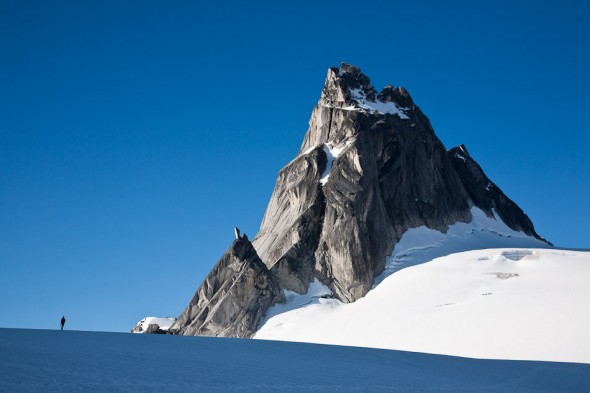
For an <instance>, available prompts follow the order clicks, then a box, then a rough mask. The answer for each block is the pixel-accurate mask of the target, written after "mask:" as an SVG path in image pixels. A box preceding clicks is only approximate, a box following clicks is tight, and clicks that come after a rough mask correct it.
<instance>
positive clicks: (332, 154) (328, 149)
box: [304, 141, 352, 186]
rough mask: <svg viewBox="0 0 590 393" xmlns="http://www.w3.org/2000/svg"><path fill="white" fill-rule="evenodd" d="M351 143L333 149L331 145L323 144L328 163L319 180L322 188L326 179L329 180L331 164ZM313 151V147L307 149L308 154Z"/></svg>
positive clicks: (347, 142)
mask: <svg viewBox="0 0 590 393" xmlns="http://www.w3.org/2000/svg"><path fill="white" fill-rule="evenodd" d="M351 143H352V141H346V142H344V143H341V144H339V145H338V146H335V147H333V146H332V144H331V143H327V144H326V143H324V144H323V149H324V152H325V153H326V156H328V163H327V164H326V169H325V170H324V173H322V177H321V179H320V183H321V184H322V186H323V185H324V184H326V183H327V182H328V179H329V178H330V170H331V169H332V164H333V163H334V160H335V159H336V158H338V156H340V154H341V153H342V151H343V150H344V149H346V148H347V147H348V146H349V145H350V144H351ZM313 149H315V147H314V148H311V149H309V150H308V152H309V151H312V150H313ZM304 154H306V153H304Z"/></svg>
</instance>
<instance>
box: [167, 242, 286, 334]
mask: <svg viewBox="0 0 590 393" xmlns="http://www.w3.org/2000/svg"><path fill="white" fill-rule="evenodd" d="M282 300H283V294H282V292H281V290H280V288H279V286H278V283H277V280H276V279H275V278H274V277H273V276H272V275H271V274H270V271H269V270H268V268H267V267H266V265H265V264H264V263H262V261H261V260H260V258H258V255H257V254H256V251H255V250H254V248H253V247H252V243H250V241H249V240H248V238H247V237H246V235H242V236H241V237H239V238H238V239H236V240H235V241H234V242H233V244H232V245H231V246H230V248H229V249H228V250H227V251H226V253H225V254H224V255H223V256H222V257H221V259H220V260H219V262H217V264H216V265H215V267H214V268H213V270H212V271H211V272H210V273H209V275H208V276H207V278H206V279H205V281H203V283H202V284H201V286H200V287H199V289H197V292H196V293H195V295H194V297H193V298H192V300H191V301H190V303H189V305H188V307H187V308H186V309H185V310H184V311H183V313H182V314H181V315H180V316H179V317H178V319H177V320H176V322H175V323H174V324H173V325H172V326H171V327H170V330H169V331H170V332H171V333H173V334H182V335H190V336H196V335H207V336H219V337H250V336H252V335H253V334H254V332H255V331H256V326H257V324H258V321H259V320H260V318H261V317H262V315H263V314H264V313H265V312H266V311H267V310H268V308H269V307H270V306H271V305H273V304H275V303H277V302H280V301H282Z"/></svg>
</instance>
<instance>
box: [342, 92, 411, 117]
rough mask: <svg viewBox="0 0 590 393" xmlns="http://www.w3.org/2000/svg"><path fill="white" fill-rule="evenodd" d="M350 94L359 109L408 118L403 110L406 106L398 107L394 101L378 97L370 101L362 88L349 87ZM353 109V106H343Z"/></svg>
mask: <svg viewBox="0 0 590 393" xmlns="http://www.w3.org/2000/svg"><path fill="white" fill-rule="evenodd" d="M349 91H350V95H351V96H352V98H353V99H354V100H355V101H356V102H357V106H358V108H359V109H361V110H365V111H368V112H373V111H377V112H379V113H380V114H382V115H384V114H389V115H398V116H399V117H400V118H401V119H409V117H408V115H406V113H405V112H404V111H406V110H408V108H400V107H398V106H397V105H396V104H395V103H394V102H391V101H390V102H382V101H379V100H378V99H377V100H375V101H370V100H369V99H368V98H367V95H366V94H365V92H364V91H363V89H350V90H349ZM345 109H349V110H353V109H354V108H345Z"/></svg>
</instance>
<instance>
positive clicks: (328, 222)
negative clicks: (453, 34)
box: [173, 63, 541, 337]
mask: <svg viewBox="0 0 590 393" xmlns="http://www.w3.org/2000/svg"><path fill="white" fill-rule="evenodd" d="M473 207H478V208H480V209H482V210H483V211H484V212H485V213H486V214H487V215H488V216H490V217H497V218H498V219H502V220H503V221H504V223H506V224H507V225H508V226H509V227H511V228H512V229H514V230H517V231H522V232H524V233H526V234H528V235H530V236H533V237H535V238H538V239H541V238H540V237H539V236H538V235H537V233H536V232H535V230H534V227H533V225H532V223H531V221H530V219H529V218H528V217H527V216H526V215H525V214H524V213H523V211H522V210H521V209H520V208H519V207H518V206H517V205H516V204H515V203H514V202H512V201H511V200H510V199H509V198H507V197H506V196H505V195H504V193H502V191H501V190H500V189H499V188H498V187H497V186H495V185H494V184H493V183H492V182H491V181H490V180H489V179H488V178H487V176H486V175H485V174H484V172H483V171H482V169H481V167H479V165H477V163H476V162H475V161H474V160H473V159H472V158H471V157H470V156H469V154H468V153H467V149H466V148H465V147H464V146H459V147H457V148H454V149H451V150H449V151H447V149H446V148H445V147H444V145H443V144H442V142H441V141H440V140H439V139H438V138H437V136H436V135H435V133H434V130H433V128H432V126H431V124H430V121H429V120H428V118H427V117H426V116H425V115H424V114H423V113H422V111H421V110H420V108H418V107H417V106H416V105H415V104H414V102H413V100H412V97H411V96H410V94H409V93H408V92H407V91H406V90H405V89H404V88H402V87H397V88H396V87H392V86H386V87H385V88H384V89H383V90H382V91H381V92H378V91H377V90H375V88H374V87H373V86H372V85H371V82H370V80H369V78H368V77H367V76H365V75H364V74H362V73H361V71H360V69H359V68H358V67H355V66H352V65H348V64H344V63H343V64H342V65H341V66H340V68H330V69H329V70H328V75H327V78H326V82H325V85H324V88H323V90H322V93H321V96H320V99H319V101H318V104H317V105H316V106H315V107H314V109H313V112H312V116H311V119H310V121H309V129H308V131H307V133H306V135H305V137H304V140H303V144H302V146H301V149H300V151H299V153H298V155H297V157H295V159H293V160H292V161H291V162H290V163H289V164H287V165H286V166H285V167H284V168H283V169H282V170H281V171H280V172H279V174H278V178H277V182H276V184H275V188H274V191H273V194H272V196H271V199H270V202H269V205H268V208H267V210H266V213H265V215H264V219H263V220H262V224H261V227H260V231H259V233H258V234H257V235H256V237H255V238H254V240H253V242H252V244H253V246H254V247H253V248H252V245H251V244H250V242H249V241H244V240H242V239H238V240H236V243H234V244H233V245H232V247H231V248H230V250H229V251H228V252H227V253H226V254H225V255H224V256H223V257H222V259H221V260H220V261H219V262H218V264H217V265H216V266H215V268H214V269H213V271H212V272H211V273H210V274H209V276H208V277H207V279H206V280H205V282H204V283H203V284H202V285H201V287H200V288H199V290H198V291H197V294H196V295H195V297H194V298H193V300H192V301H191V303H190V304H189V307H187V309H186V310H185V312H184V313H183V314H182V315H181V316H180V317H179V319H178V321H177V322H176V324H175V325H174V326H173V328H174V329H176V330H175V331H176V332H177V333H181V334H207V335H223V336H237V337H246V336H248V335H250V334H252V333H253V332H254V330H255V328H256V324H257V323H258V320H259V319H260V317H261V316H262V315H263V314H264V313H265V312H266V310H267V309H268V308H269V307H270V306H271V305H272V304H274V303H276V302H279V301H280V300H281V296H280V293H281V289H288V290H291V291H295V292H297V293H300V294H303V293H305V292H306V291H307V289H308V287H309V284H310V283H311V282H312V281H313V280H314V279H316V278H317V279H319V280H320V281H321V282H322V283H323V284H325V285H327V286H329V288H330V289H331V290H332V292H333V294H334V296H335V297H336V298H338V299H340V300H341V301H343V302H353V301H355V300H357V299H359V298H360V297H362V296H364V295H365V294H366V293H367V292H368V291H369V290H370V289H371V287H372V285H373V283H374V280H375V277H376V276H378V275H379V274H381V273H382V272H383V270H384V268H385V261H386V257H387V256H388V255H390V254H391V253H392V250H393V248H394V246H395V244H396V243H397V242H398V241H399V239H400V238H401V236H402V235H403V234H404V232H406V231H407V230H408V229H410V228H414V227H419V226H423V225H424V226H427V227H428V228H432V229H436V230H439V231H442V232H445V231H446V230H447V228H448V226H449V225H451V224H454V223H456V222H469V221H470V220H471V219H472V216H471V209H472V208H473ZM254 249H255V250H256V251H254ZM258 256H259V257H260V259H259V258H258ZM246 265H247V266H248V268H247V269H248V270H247V272H248V273H247V274H246V273H244V274H243V273H242V272H243V269H244V266H246ZM243 276H244V277H247V278H243ZM258 280H261V282H262V283H263V285H262V286H260V287H259V286H257V284H256V283H257V282H258Z"/></svg>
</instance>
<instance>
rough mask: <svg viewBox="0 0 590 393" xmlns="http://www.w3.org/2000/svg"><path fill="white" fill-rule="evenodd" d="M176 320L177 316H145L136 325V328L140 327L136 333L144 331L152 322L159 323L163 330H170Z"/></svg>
mask: <svg viewBox="0 0 590 393" xmlns="http://www.w3.org/2000/svg"><path fill="white" fill-rule="evenodd" d="M175 321H176V318H159V317H145V318H143V319H142V320H141V321H139V322H137V325H135V327H136V328H139V329H138V330H139V331H138V332H135V333H143V332H144V331H145V330H147V328H148V326H150V325H152V324H156V325H158V326H159V327H160V329H162V330H168V329H170V326H172V324H173V323H174V322H175ZM134 330H135V329H134Z"/></svg>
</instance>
